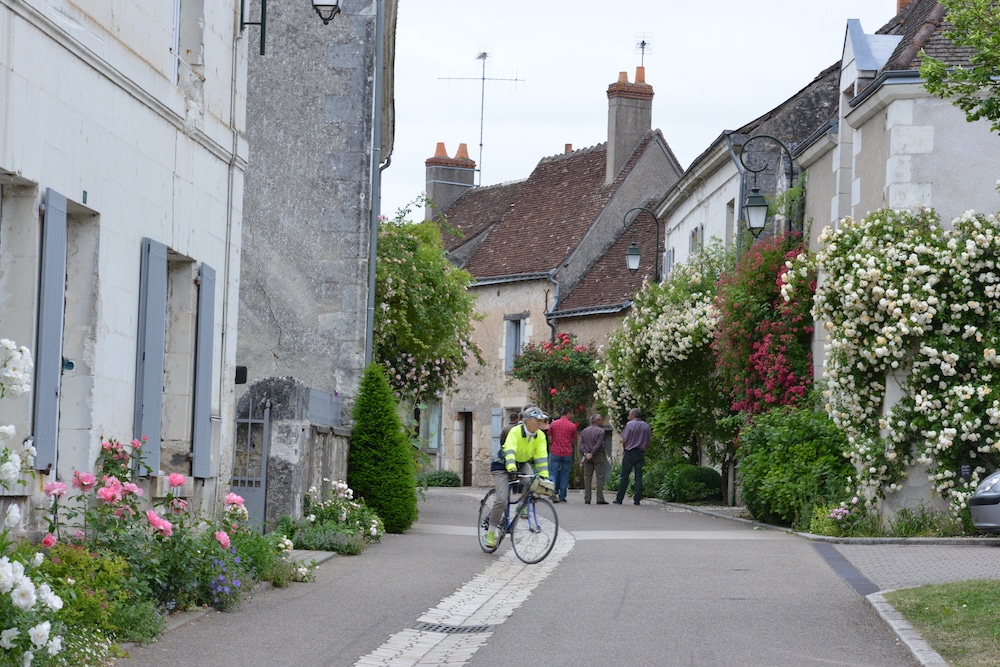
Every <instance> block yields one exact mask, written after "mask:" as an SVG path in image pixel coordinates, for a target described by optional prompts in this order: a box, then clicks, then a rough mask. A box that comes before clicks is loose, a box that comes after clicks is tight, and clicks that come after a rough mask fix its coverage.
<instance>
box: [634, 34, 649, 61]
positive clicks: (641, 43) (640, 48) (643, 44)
mask: <svg viewBox="0 0 1000 667" xmlns="http://www.w3.org/2000/svg"><path fill="white" fill-rule="evenodd" d="M652 36H653V33H651V32H637V33H635V52H636V53H638V54H640V55H639V65H640V66H642V67H645V66H646V51H652V50H653V45H652V44H650V42H649V40H650V38H652Z"/></svg>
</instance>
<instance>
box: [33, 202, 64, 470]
mask: <svg viewBox="0 0 1000 667" xmlns="http://www.w3.org/2000/svg"><path fill="white" fill-rule="evenodd" d="M41 264H42V266H41V279H40V284H39V297H38V300H39V303H38V341H37V343H36V345H35V377H34V382H35V396H34V400H35V405H34V411H33V412H34V415H33V417H34V424H33V425H32V431H33V432H34V441H35V449H36V450H37V454H36V456H35V469H37V470H51V469H52V467H53V466H55V463H56V445H57V440H58V434H59V392H60V381H61V379H62V365H63V360H62V337H63V314H64V312H65V301H66V197H65V196H63V195H61V194H59V193H58V192H55V191H54V190H51V189H47V190H46V191H45V214H44V215H43V217H42V258H41Z"/></svg>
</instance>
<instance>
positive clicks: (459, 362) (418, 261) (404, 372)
mask: <svg viewBox="0 0 1000 667" xmlns="http://www.w3.org/2000/svg"><path fill="white" fill-rule="evenodd" d="M409 213H410V210H409V209H408V208H405V209H403V210H402V211H400V212H399V213H398V214H397V216H396V218H395V219H393V220H385V221H382V222H381V224H380V225H379V233H378V263H377V265H376V271H375V273H376V275H375V281H376V284H375V301H376V303H377V304H379V305H378V306H377V307H376V311H375V323H374V336H373V355H374V358H375V360H376V361H377V362H378V363H379V364H381V365H382V366H384V367H385V369H386V377H387V379H388V380H389V383H390V385H391V387H392V390H393V391H394V392H395V393H396V394H397V395H398V396H399V397H401V398H403V397H408V398H411V399H414V400H428V399H432V398H434V397H435V396H437V395H438V394H440V393H441V392H443V391H447V390H448V389H449V388H450V387H451V386H452V385H453V384H454V382H455V380H456V379H457V378H458V377H459V376H460V375H461V374H462V373H463V372H464V371H465V369H466V368H467V367H468V365H469V362H470V360H473V361H475V362H476V363H482V358H481V356H480V352H479V348H478V347H476V344H475V343H474V342H473V341H472V338H471V336H472V330H473V323H474V322H475V321H476V320H477V319H479V317H478V316H477V314H476V313H475V300H474V297H473V296H472V295H471V294H470V293H469V291H468V289H467V288H468V286H469V285H470V284H471V283H472V281H473V279H472V276H471V275H470V274H469V273H468V272H466V271H463V270H462V269H459V268H457V267H455V266H454V265H452V264H451V263H449V262H448V260H447V259H446V258H445V251H444V245H443V243H442V241H441V230H440V227H439V226H438V224H437V223H435V222H432V221H429V220H428V221H424V222H419V223H413V222H409V221H407V220H406V219H405V218H406V216H407V215H409Z"/></svg>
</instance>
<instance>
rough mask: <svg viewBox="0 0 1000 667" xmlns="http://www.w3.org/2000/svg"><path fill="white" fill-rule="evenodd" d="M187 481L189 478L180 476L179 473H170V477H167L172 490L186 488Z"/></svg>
mask: <svg viewBox="0 0 1000 667" xmlns="http://www.w3.org/2000/svg"><path fill="white" fill-rule="evenodd" d="M186 481H187V477H185V476H184V475H182V474H180V473H179V472H172V473H170V477H167V483H168V484H169V485H170V487H171V488H177V487H178V486H184V482H186Z"/></svg>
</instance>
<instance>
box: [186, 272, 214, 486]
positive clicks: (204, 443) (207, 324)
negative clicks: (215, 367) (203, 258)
mask: <svg viewBox="0 0 1000 667" xmlns="http://www.w3.org/2000/svg"><path fill="white" fill-rule="evenodd" d="M196 327H197V328H196V331H195V343H194V391H193V398H192V401H193V403H194V405H193V409H192V411H191V414H192V424H191V454H192V457H193V460H192V464H191V474H192V475H193V476H194V477H211V476H212V361H213V357H214V354H213V352H214V334H215V269H213V268H212V267H210V266H209V265H208V264H202V265H201V271H200V272H199V275H198V320H197V324H196Z"/></svg>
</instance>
